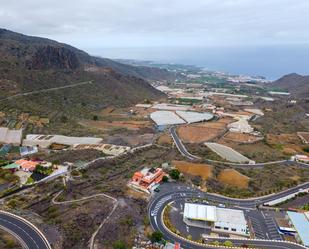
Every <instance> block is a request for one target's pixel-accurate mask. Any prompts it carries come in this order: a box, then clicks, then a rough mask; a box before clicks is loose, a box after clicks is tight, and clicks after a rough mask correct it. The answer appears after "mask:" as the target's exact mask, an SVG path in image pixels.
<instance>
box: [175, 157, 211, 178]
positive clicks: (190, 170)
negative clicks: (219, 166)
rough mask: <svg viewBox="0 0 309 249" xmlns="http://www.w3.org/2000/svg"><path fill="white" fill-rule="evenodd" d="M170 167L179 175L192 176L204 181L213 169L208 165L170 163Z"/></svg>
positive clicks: (182, 162) (183, 162)
mask: <svg viewBox="0 0 309 249" xmlns="http://www.w3.org/2000/svg"><path fill="white" fill-rule="evenodd" d="M172 165H173V166H174V167H176V168H177V169H178V170H179V171H180V172H181V173H184V174H189V175H192V176H200V177H201V178H202V179H204V180H206V179H208V178H209V177H211V176H212V169H213V167H212V166H211V165H208V164H202V163H190V162H185V161H172Z"/></svg>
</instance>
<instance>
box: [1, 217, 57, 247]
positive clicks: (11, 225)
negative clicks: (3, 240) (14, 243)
mask: <svg viewBox="0 0 309 249" xmlns="http://www.w3.org/2000/svg"><path fill="white" fill-rule="evenodd" d="M0 228H1V229H3V230H5V231H7V232H9V233H11V234H12V235H13V236H14V237H15V238H16V239H17V240H19V242H20V243H21V245H22V246H23V248H25V249H51V246H50V245H49V242H48V240H47V239H46V238H45V236H44V235H43V234H42V233H41V232H40V231H39V230H38V229H37V228H36V227H35V226H34V225H33V224H31V223H30V222H28V221H26V220H25V219H23V218H21V217H19V216H16V215H13V214H10V213H7V212H4V211H0Z"/></svg>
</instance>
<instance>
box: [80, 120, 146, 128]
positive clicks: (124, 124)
mask: <svg viewBox="0 0 309 249" xmlns="http://www.w3.org/2000/svg"><path fill="white" fill-rule="evenodd" d="M80 124H82V125H84V126H87V127H89V128H95V129H99V130H112V129H115V128H124V129H128V130H138V129H141V128H150V127H151V123H150V121H134V120H127V121H92V120H87V121H83V122H80Z"/></svg>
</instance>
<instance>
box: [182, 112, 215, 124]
mask: <svg viewBox="0 0 309 249" xmlns="http://www.w3.org/2000/svg"><path fill="white" fill-rule="evenodd" d="M176 114H177V115H178V116H180V117H181V118H182V119H184V120H185V121H186V122H187V123H195V122H201V121H208V120H210V119H212V118H213V117H214V115H213V114H211V113H208V112H204V113H200V112H188V111H176Z"/></svg>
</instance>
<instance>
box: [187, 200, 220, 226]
mask: <svg viewBox="0 0 309 249" xmlns="http://www.w3.org/2000/svg"><path fill="white" fill-rule="evenodd" d="M183 216H184V218H188V219H191V220H203V221H212V222H215V221H216V220H217V217H216V207H215V206H208V205H200V204H193V203H185V208H184V213H183Z"/></svg>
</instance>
